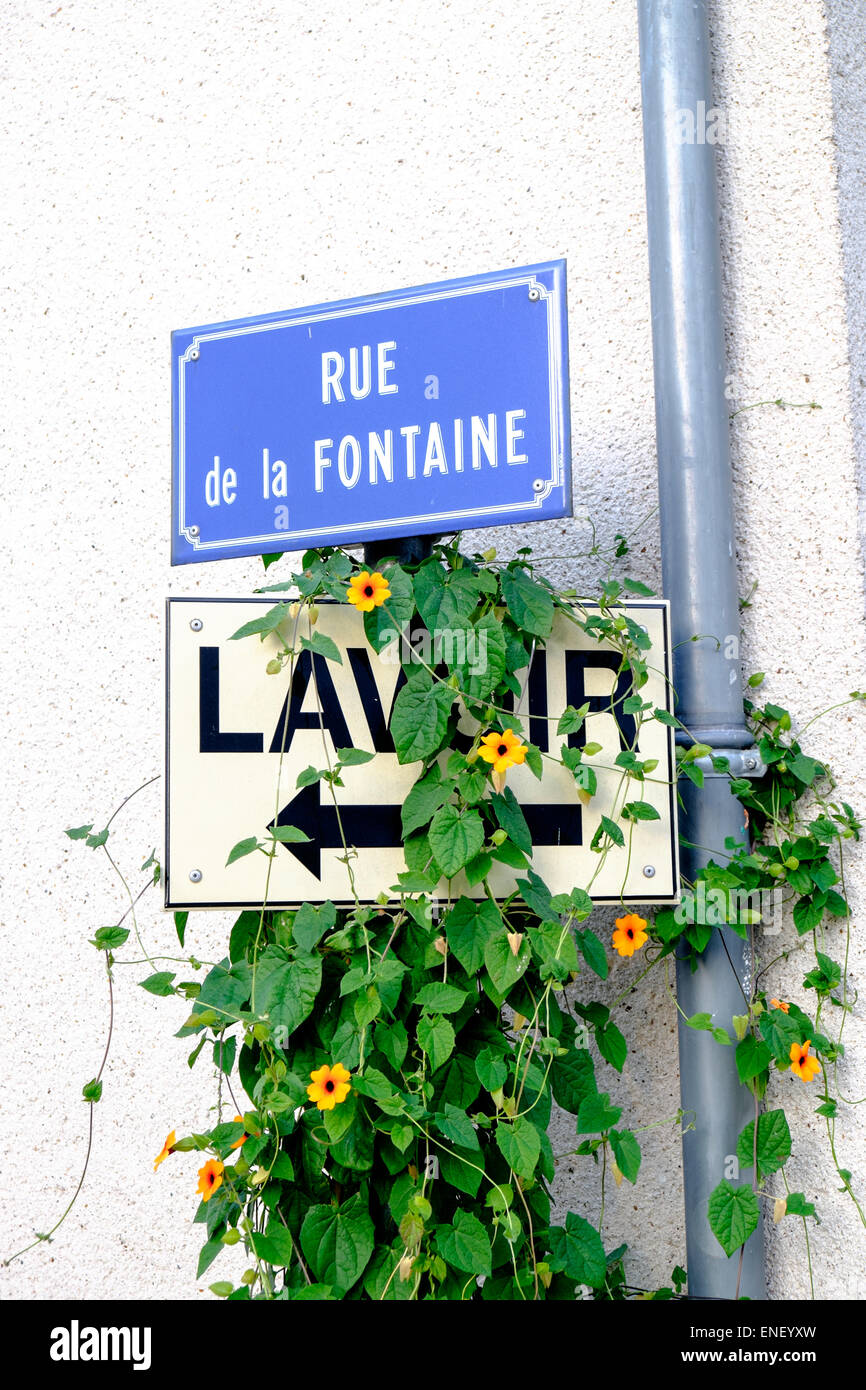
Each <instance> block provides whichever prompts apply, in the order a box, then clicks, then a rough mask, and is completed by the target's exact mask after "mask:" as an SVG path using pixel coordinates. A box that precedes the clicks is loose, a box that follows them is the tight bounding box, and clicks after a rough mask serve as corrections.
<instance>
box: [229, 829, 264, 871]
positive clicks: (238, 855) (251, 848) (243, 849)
mask: <svg viewBox="0 0 866 1390" xmlns="http://www.w3.org/2000/svg"><path fill="white" fill-rule="evenodd" d="M258 847H259V842H258V840H257V839H256V837H255V835H250V836H249V838H248V839H246V840H238V842H237V844H236V845H235V846H234V847H233V848H232V849H231V851H230V852H229V857H228V859H227V860H226V868H228V866H229V864H234V862H235V860H237V859H244V858H245V857H246V855H248V854H253V853H254V852H255V851H256V850H257V849H258Z"/></svg>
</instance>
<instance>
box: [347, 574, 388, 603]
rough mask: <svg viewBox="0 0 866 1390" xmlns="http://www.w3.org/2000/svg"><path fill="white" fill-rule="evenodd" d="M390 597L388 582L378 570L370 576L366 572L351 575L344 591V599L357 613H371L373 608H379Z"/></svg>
mask: <svg viewBox="0 0 866 1390" xmlns="http://www.w3.org/2000/svg"><path fill="white" fill-rule="evenodd" d="M390 597H391V590H390V589H389V587H388V581H387V579H386V578H385V576H384V574H380V573H379V571H378V570H374V571H373V573H372V574H368V572H367V570H362V571H361V573H360V574H353V575H352V578H351V579H350V580H349V587H348V589H347V590H346V598H347V599H348V600H349V602H350V603H351V604H354V606H355V607H356V608H357V610H358V612H359V613H372V611H373V609H374V608H381V607H382V604H383V603H384V602H385V600H386V599H388V598H390Z"/></svg>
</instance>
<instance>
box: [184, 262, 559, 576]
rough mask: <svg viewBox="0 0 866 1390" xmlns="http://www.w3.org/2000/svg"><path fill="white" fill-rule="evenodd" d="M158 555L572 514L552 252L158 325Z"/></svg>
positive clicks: (261, 548)
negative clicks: (285, 305) (506, 266)
mask: <svg viewBox="0 0 866 1390" xmlns="http://www.w3.org/2000/svg"><path fill="white" fill-rule="evenodd" d="M172 383H173V390H172V398H173V399H172V437H173V449H172V452H173V489H172V513H173V515H172V555H171V558H172V564H175V565H184V564H190V563H194V562H196V561H200V560H221V559H229V558H231V557H232V556H238V555H261V554H268V553H270V552H274V551H282V550H304V549H307V548H308V547H309V546H313V545H338V544H340V545H357V544H360V543H362V542H365V541H370V540H379V539H384V538H389V537H394V538H395V539H397V538H398V537H400V536H407V535H423V534H432V533H439V534H443V533H447V532H452V531H459V530H465V529H467V528H468V527H473V526H500V525H504V524H505V523H508V522H518V521H542V520H546V519H549V518H551V517H558V516H567V515H570V513H571V457H570V450H569V419H568V349H567V317H566V301H565V262H564V261H550V262H547V263H545V264H543V265H532V266H523V267H520V268H517V269H512V270H504V271H501V272H499V273H497V274H491V275H476V276H472V277H470V278H468V279H465V280H449V281H443V282H441V283H440V284H436V285H422V286H420V287H418V288H416V289H409V290H393V291H390V292H389V293H387V294H381V295H371V296H368V297H366V298H363V299H346V300H342V301H341V302H339V303H335V304H320V305H316V306H314V307H312V308H309V309H298V310H296V311H294V312H291V313H282V314H264V315H262V316H261V317H258V318H249V319H236V320H234V321H233V322H230V323H218V324H209V325H206V326H205V327H203V328H186V329H181V330H179V331H178V332H175V333H173V334H172Z"/></svg>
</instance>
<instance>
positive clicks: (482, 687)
mask: <svg viewBox="0 0 866 1390" xmlns="http://www.w3.org/2000/svg"><path fill="white" fill-rule="evenodd" d="M464 641H465V643H466V647H465V650H466V656H467V659H466V661H464V662H460V663H457V664H455V665H454V667H453V670H454V674H455V675H456V676H457V679H458V681H459V682H460V689H461V690H462V691H463V693H464V695H466V696H467V697H468V698H469V699H472V700H486V699H487V697H488V696H489V695H490V693H491V691H493V690H494V689H495V688H496V686H497V685H498V684H499V682H500V681H501V680H502V677H503V676H504V675H505V669H506V665H507V652H506V646H505V635H504V633H503V631H502V624H501V623H500V622H499V621H498V619H497V618H496V617H494V615H493V614H492V613H485V615H484V617H483V618H479V619H478V622H477V623H475V624H474V625H473V626H471V627H469V628H468V629H467V632H466V635H465V637H464ZM471 656H472V657H474V658H475V660H472V661H470V660H469V658H470V657H471Z"/></svg>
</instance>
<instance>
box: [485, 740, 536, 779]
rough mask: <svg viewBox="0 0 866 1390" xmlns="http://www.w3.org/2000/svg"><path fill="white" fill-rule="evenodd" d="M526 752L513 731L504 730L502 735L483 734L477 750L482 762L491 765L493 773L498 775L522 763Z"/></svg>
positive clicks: (525, 748)
mask: <svg viewBox="0 0 866 1390" xmlns="http://www.w3.org/2000/svg"><path fill="white" fill-rule="evenodd" d="M528 751H529V750H528V749H527V747H526V744H525V743H521V742H520V739H519V738H518V737H517V735H516V734H515V732H514V730H513V729H506V730H505V732H504V733H502V734H497V733H491V734H485V736H484V738H483V739H482V740H481V744H480V746H479V749H478V752H479V754H480V756H481V757H482V758H483V759H484V761H485V762H486V763H492V765H493V771H494V772H499V773H503V772H507V771H508V769H509V768H510V767H516V766H517V765H518V764H519V763H522V762H523V760H524V758H525V757H526V754H527V752H528Z"/></svg>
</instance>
